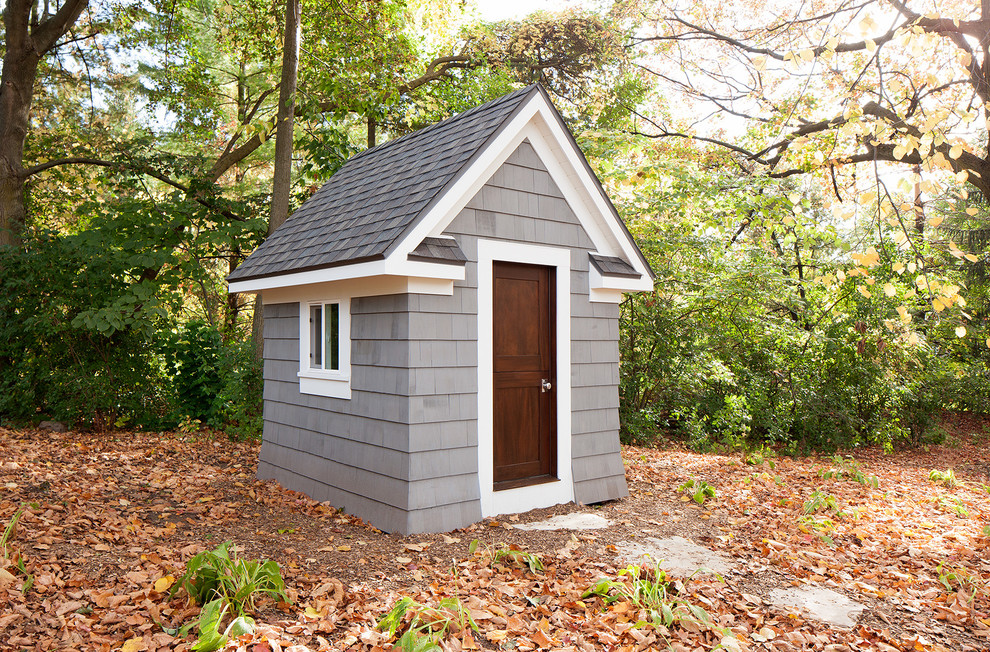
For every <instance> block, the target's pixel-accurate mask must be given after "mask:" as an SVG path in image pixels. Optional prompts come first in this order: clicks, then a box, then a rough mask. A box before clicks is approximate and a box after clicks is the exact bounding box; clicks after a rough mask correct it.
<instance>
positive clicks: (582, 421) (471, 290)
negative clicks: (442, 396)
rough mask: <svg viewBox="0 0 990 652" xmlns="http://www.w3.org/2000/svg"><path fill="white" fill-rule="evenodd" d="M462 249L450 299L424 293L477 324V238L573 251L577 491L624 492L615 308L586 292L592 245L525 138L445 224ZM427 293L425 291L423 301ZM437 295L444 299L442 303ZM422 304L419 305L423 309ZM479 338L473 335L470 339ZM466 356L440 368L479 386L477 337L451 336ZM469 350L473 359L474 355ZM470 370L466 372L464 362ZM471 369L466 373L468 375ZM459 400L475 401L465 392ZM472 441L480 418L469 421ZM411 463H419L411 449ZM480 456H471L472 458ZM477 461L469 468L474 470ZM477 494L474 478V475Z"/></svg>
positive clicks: (580, 496) (435, 418)
mask: <svg viewBox="0 0 990 652" xmlns="http://www.w3.org/2000/svg"><path fill="white" fill-rule="evenodd" d="M444 235H448V236H452V237H454V239H455V240H457V242H458V244H459V245H460V247H461V249H462V251H464V253H465V254H466V255H467V258H468V261H469V262H468V263H467V266H466V274H465V280H464V281H462V282H458V283H455V287H454V296H453V297H429V299H430V300H431V302H435V303H436V304H437V305H435V306H433V307H434V308H436V309H449V310H451V311H454V313H455V314H454V320H455V323H461V321H460V320H461V318H462V317H463V316H469V317H470V319H468V321H467V322H466V323H467V324H468V325H469V326H468V327H471V326H472V325H473V328H474V330H473V331H471V332H470V335H472V336H476V334H477V333H476V329H477V314H478V305H477V285H478V266H477V261H478V245H477V243H478V239H479V238H485V239H493V240H508V241H514V242H523V243H535V244H541V245H549V246H556V247H566V248H569V249H570V250H571V272H570V275H571V388H572V389H571V391H572V403H571V404H572V405H573V406H574V408H573V411H572V416H571V419H572V423H571V427H572V470H573V477H574V496H575V500H576V501H577V502H579V503H593V502H600V501H602V500H610V499H615V498H620V497H623V496H626V495H628V490H627V489H626V482H625V472H624V469H623V466H622V459H621V456H620V453H619V433H618V431H619V409H618V408H619V389H618V384H619V348H618V338H619V319H618V318H619V309H618V306H617V305H615V304H607V303H592V302H591V301H590V300H589V296H588V253H589V252H591V251H594V245H593V244H592V242H591V240H590V238H589V237H588V235H587V233H586V232H585V231H584V229H583V228H582V226H581V224H580V222H579V220H578V218H577V216H576V215H575V214H574V212H573V211H572V210H571V208H570V206H569V205H568V204H567V202H566V200H565V199H564V196H563V193H561V191H560V189H559V188H558V187H557V185H556V184H555V183H554V182H553V179H552V178H551V177H550V173H549V172H548V171H547V168H546V167H545V166H544V165H543V163H542V162H541V161H540V158H539V156H538V155H537V154H536V151H535V150H534V149H533V147H532V146H531V145H530V144H529V142H528V141H524V142H523V143H522V144H521V145H520V146H519V148H518V149H517V150H516V151H515V152H514V153H513V154H512V155H511V156H509V158H508V159H507V160H506V162H505V163H504V164H503V165H502V166H500V167H499V169H498V170H497V171H496V172H495V174H494V175H493V176H492V178H491V179H490V180H489V181H488V182H487V183H486V184H485V185H484V186H483V187H482V189H481V190H480V191H479V192H478V193H477V195H475V197H474V198H473V199H472V200H471V201H469V202H468V204H467V206H466V207H465V208H464V210H462V211H461V212H460V214H459V215H458V216H457V217H456V218H454V220H453V221H452V222H451V224H450V225H449V226H448V227H447V228H446V229H445V230H444ZM425 298H426V297H424V299H425ZM441 299H447V300H448V302H447V303H446V304H445V305H440V301H439V300H441ZM421 310H422V308H421ZM475 339H476V338H475ZM455 343H456V346H457V347H458V349H457V350H458V351H459V352H462V353H463V354H464V355H463V357H459V358H458V359H457V366H456V368H454V367H447V368H446V371H445V373H452V374H453V373H456V374H457V377H458V378H461V379H463V381H464V383H465V385H464V387H465V389H467V388H470V390H469V391H470V392H472V393H473V392H475V391H477V368H476V365H477V360H476V359H475V358H476V357H477V343H476V341H471V342H465V341H464V340H462V339H456V342H455ZM472 353H473V354H474V358H472V357H471V354H472ZM466 366H469V367H470V369H469V370H466V369H465V367H466ZM465 371H468V373H465ZM460 397H461V399H468V398H470V399H471V400H473V401H475V405H476V401H477V399H476V397H474V396H470V397H469V396H468V395H466V394H462V395H460ZM425 416H426V418H427V419H429V420H430V421H431V422H439V423H444V424H449V423H450V421H449V420H448V417H447V416H441V415H435V414H434V413H427V414H426V415H425ZM465 422H466V424H467V425H468V426H469V427H470V432H471V433H472V439H470V440H469V446H476V445H477V431H478V429H477V420H476V415H475V418H474V419H466V420H465ZM412 455H413V458H412V463H413V466H414V467H415V466H416V464H417V460H416V453H412ZM476 459H477V456H476V455H475V460H476ZM476 467H477V462H475V463H474V466H473V467H472V468H471V469H470V470H471V472H472V473H476V472H477V468H476ZM473 481H474V485H475V488H474V493H475V494H477V480H476V479H474V480H473Z"/></svg>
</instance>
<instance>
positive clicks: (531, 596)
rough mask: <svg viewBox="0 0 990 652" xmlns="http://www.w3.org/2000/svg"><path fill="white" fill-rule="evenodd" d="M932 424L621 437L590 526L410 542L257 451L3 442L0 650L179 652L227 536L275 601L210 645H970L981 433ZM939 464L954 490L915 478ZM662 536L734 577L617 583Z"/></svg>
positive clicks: (976, 587) (984, 500) (981, 497)
mask: <svg viewBox="0 0 990 652" xmlns="http://www.w3.org/2000/svg"><path fill="white" fill-rule="evenodd" d="M945 427H946V429H947V430H948V431H950V432H951V436H952V445H951V446H949V447H941V448H933V449H930V450H929V451H927V452H924V451H914V452H904V453H895V454H892V455H883V454H882V453H880V452H879V451H877V450H876V449H867V450H859V451H856V452H855V453H854V457H853V456H846V457H838V458H830V457H817V458H794V459H791V458H783V457H775V456H774V455H773V454H772V453H771V452H770V451H766V452H765V454H764V455H762V456H753V455H751V456H750V457H748V458H747V459H742V458H740V457H739V456H731V457H723V456H714V455H701V454H696V453H687V452H681V451H676V450H671V451H657V450H649V449H639V448H627V449H625V450H624V459H625V461H626V465H627V477H628V480H629V482H630V489H631V492H632V495H631V496H630V497H629V498H627V499H623V500H620V501H617V502H615V503H611V504H607V505H604V506H601V507H599V508H598V511H597V513H598V514H600V515H602V516H604V517H606V518H608V519H609V520H610V521H612V523H613V525H612V526H611V527H610V528H608V529H606V530H591V531H584V532H569V531H559V532H532V531H523V530H519V529H515V528H513V527H512V526H513V524H515V523H519V522H523V521H530V520H537V519H538V518H541V517H543V516H544V515H545V514H546V513H547V512H548V511H549V512H551V513H554V512H559V511H574V510H578V509H581V508H578V507H575V506H570V507H567V508H563V509H562V510H561V509H557V510H542V511H541V512H540V513H537V514H524V515H520V516H512V517H508V518H506V519H505V520H502V519H499V520H492V519H489V520H487V521H485V522H483V523H479V524H477V525H474V526H471V527H470V528H467V529H466V530H461V531H455V532H449V533H444V534H435V535H420V536H412V537H398V536H394V535H388V534H384V533H381V532H379V531H377V530H375V529H374V528H371V527H369V526H367V525H366V524H364V523H362V522H361V521H360V520H358V519H356V518H354V517H350V516H347V515H346V514H342V513H340V512H338V511H337V510H335V509H333V507H332V506H330V505H327V504H323V503H317V502H314V501H312V500H309V499H308V498H306V497H305V496H302V495H301V494H298V493H294V492H290V491H286V490H283V489H281V488H279V487H278V486H277V485H275V484H273V483H264V482H258V481H256V480H254V464H255V460H256V457H257V445H255V444H243V443H234V444H232V443H230V442H229V441H227V440H225V439H222V438H221V439H215V438H212V437H209V436H203V435H176V434H171V433H162V434H140V433H127V434H126V435H124V436H111V435H93V434H83V433H67V434H54V433H49V432H43V431H12V430H7V429H2V430H0V449H2V450H3V461H2V462H0V483H2V485H3V487H4V493H3V494H2V495H0V523H2V524H3V525H5V526H6V525H7V524H8V523H9V522H10V521H11V519H12V517H13V516H14V515H15V514H16V513H17V512H18V511H19V510H21V509H23V515H22V516H21V519H20V521H19V523H18V524H17V527H16V528H15V529H14V530H13V532H12V533H11V535H10V536H9V538H7V539H5V540H4V549H3V554H4V557H3V560H4V561H3V564H4V566H5V569H6V571H7V573H9V576H8V575H0V584H2V587H0V628H2V629H3V631H4V641H3V642H2V643H0V647H3V648H4V649H17V650H20V649H32V650H34V649H38V650H51V649H66V650H71V649H78V650H101V649H102V650H111V649H124V650H172V649H176V650H181V649H190V647H191V646H192V645H193V644H194V643H195V641H196V633H195V630H190V631H187V632H186V633H185V634H183V635H180V633H181V629H182V627H183V626H185V625H188V624H189V623H191V622H194V621H196V619H198V618H199V616H200V606H199V605H198V604H197V603H196V602H194V601H192V600H190V599H189V596H188V595H187V594H186V592H185V591H184V590H181V589H180V588H179V587H178V586H177V584H181V583H182V582H181V576H182V574H183V572H184V570H185V569H186V566H187V563H188V562H189V560H190V559H193V558H194V557H195V556H196V555H201V554H202V553H203V552H204V551H212V550H214V549H216V548H217V546H218V544H220V543H221V542H223V541H225V540H230V541H232V542H233V544H232V545H233V546H236V549H237V555H238V557H239V558H243V559H265V558H267V559H272V560H274V561H275V562H277V564H278V566H279V568H280V569H281V574H282V576H283V577H284V580H285V597H286V598H288V600H283V599H281V598H277V599H276V598H273V597H270V596H268V595H265V594H259V595H257V596H256V600H255V603H254V604H253V605H251V613H252V617H253V618H254V619H255V621H256V625H255V627H254V629H253V630H252V631H251V633H245V634H241V635H240V636H239V637H236V636H235V637H234V638H232V639H231V641H230V642H229V643H228V644H227V646H228V649H250V650H252V651H258V652H261V651H265V650H278V649H282V650H290V649H292V650H297V651H302V650H305V649H309V650H339V649H353V650H367V651H369V652H370V651H372V650H377V649H388V648H390V647H391V645H392V644H393V643H394V642H395V641H397V640H398V639H399V638H400V637H401V636H402V635H404V634H405V633H406V632H407V631H408V630H409V628H414V627H420V629H421V630H422V625H423V623H436V625H435V629H431V630H430V631H440V629H443V632H444V633H443V636H442V637H441V639H440V641H439V643H440V644H441V645H442V646H443V647H444V649H455V650H456V649H492V648H494V647H500V648H502V649H508V648H509V647H510V646H511V647H514V648H518V649H574V650H587V651H589V652H590V651H591V650H620V649H621V650H644V649H651V648H663V647H665V646H666V645H670V646H671V647H672V649H674V650H694V649H698V647H699V646H700V647H701V648H702V649H706V650H707V649H711V648H712V647H714V646H715V645H717V644H720V643H721V644H722V645H723V647H724V648H725V649H729V650H758V649H772V650H781V651H785V650H804V649H818V650H822V649H826V650H831V651H836V652H838V651H840V650H850V649H861V650H883V651H885V652H888V651H890V650H980V649H986V646H987V645H988V643H990V638H988V637H990V586H988V581H990V567H988V565H987V558H988V555H987V544H988V541H990V539H988V536H987V535H988V534H990V533H988V532H987V524H988V515H990V493H988V487H990V485H988V483H990V458H988V457H987V454H986V446H985V443H986V439H985V437H986V434H985V431H984V430H983V429H982V428H983V424H982V423H980V422H974V421H960V422H958V423H947V424H946V425H945ZM950 468H951V469H953V476H954V480H955V484H952V485H951V486H950V483H946V482H944V481H935V480H932V479H930V472H931V471H932V470H938V471H939V472H940V473H941V474H942V476H940V477H943V479H944V476H945V475H947V474H946V470H947V469H950ZM689 480H694V481H696V484H700V483H702V482H704V483H705V484H708V485H710V486H712V487H713V488H714V489H715V490H716V491H714V492H713V493H715V495H714V496H708V497H707V498H706V499H705V500H703V501H702V502H701V504H698V503H697V502H695V501H693V500H691V499H690V498H689V497H688V496H687V495H685V494H684V493H683V492H682V491H679V490H678V488H679V487H681V486H683V485H684V484H685V483H687V482H688V481H689ZM874 481H875V482H874ZM675 534H676V535H680V536H685V537H688V538H690V539H692V540H694V541H696V542H698V543H701V544H703V545H705V546H707V547H709V548H711V549H713V550H715V551H718V552H720V553H722V554H723V555H726V556H727V557H728V558H729V559H731V560H732V563H733V564H734V566H735V570H733V571H732V572H730V573H725V574H723V575H722V577H716V576H713V575H697V576H695V577H693V578H690V579H688V578H684V577H670V578H667V577H665V576H664V575H663V574H662V573H657V572H656V571H655V570H652V568H653V563H654V562H646V564H645V567H644V569H643V570H638V569H636V567H635V566H634V567H633V570H626V571H623V569H626V567H627V566H628V565H629V563H630V562H629V561H628V560H623V559H620V558H619V557H620V551H621V550H622V549H623V546H625V545H627V544H628V543H630V542H636V541H640V542H645V541H647V540H648V539H649V537H661V536H671V535H675ZM476 539H478V540H480V544H474V545H472V543H471V542H472V541H474V540H476ZM472 550H473V551H474V552H472ZM499 553H501V554H499ZM200 558H201V559H202V558H203V557H202V556H201V557H200ZM530 559H535V560H538V561H539V562H540V565H539V566H536V565H532V564H530V563H529V562H528V560H530ZM21 562H22V563H21ZM802 584H810V585H817V586H828V587H830V588H832V589H833V590H836V591H840V592H842V593H844V594H845V595H846V596H848V597H850V598H852V599H854V600H856V601H858V602H860V603H861V604H862V605H863V606H864V607H865V611H864V612H863V614H862V615H861V616H860V618H859V620H858V623H857V624H856V626H855V627H852V628H835V627H829V626H826V625H823V624H822V623H820V622H819V621H817V620H815V619H814V618H812V617H810V616H808V615H807V614H806V613H804V612H801V611H800V610H797V609H796V608H794V607H787V606H781V605H778V604H775V603H774V602H773V600H772V597H771V596H772V590H773V589H775V588H780V587H790V586H797V585H802ZM664 605H666V609H667V610H665V607H664ZM397 606H402V609H401V613H398V612H397V611H396V608H397ZM668 613H669V614H670V617H669V618H668V617H667V614H668ZM390 614H391V615H392V616H393V620H386V619H387V617H388V616H389V615H390ZM397 614H398V615H397ZM383 622H386V623H388V625H386V626H378V625H379V624H380V623H383ZM417 623H418V624H417ZM470 623H473V624H474V625H475V626H476V627H477V629H474V628H473V627H472V626H471V625H470ZM420 633H421V634H425V630H422V631H421V632H420ZM410 639H415V640H419V639H418V638H417V637H410ZM407 640H408V639H407ZM294 646H295V647H294Z"/></svg>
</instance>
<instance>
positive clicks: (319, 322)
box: [309, 306, 323, 369]
mask: <svg viewBox="0 0 990 652" xmlns="http://www.w3.org/2000/svg"><path fill="white" fill-rule="evenodd" d="M309 330H310V333H311V338H310V341H311V343H312V344H311V346H310V349H309V366H310V368H312V369H322V368H323V306H310V307H309Z"/></svg>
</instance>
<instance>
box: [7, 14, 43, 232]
mask: <svg viewBox="0 0 990 652" xmlns="http://www.w3.org/2000/svg"><path fill="white" fill-rule="evenodd" d="M29 11H30V4H29V3H24V2H18V3H11V4H9V5H8V7H7V10H6V11H5V12H4V23H5V28H6V36H7V51H6V52H5V53H4V57H3V72H2V73H0V75H2V81H0V246H2V245H16V244H18V243H19V242H20V236H21V232H22V231H23V230H24V223H25V221H26V218H27V212H26V209H25V207H24V140H25V138H26V137H27V130H28V124H29V123H28V120H29V116H30V114H31V101H32V99H33V96H34V78H35V76H36V75H37V74H38V62H39V61H40V57H39V56H38V54H37V53H36V52H35V51H34V50H33V48H32V47H31V45H32V44H31V39H30V37H29V36H28V33H27V20H28V12H29ZM12 32H13V33H12Z"/></svg>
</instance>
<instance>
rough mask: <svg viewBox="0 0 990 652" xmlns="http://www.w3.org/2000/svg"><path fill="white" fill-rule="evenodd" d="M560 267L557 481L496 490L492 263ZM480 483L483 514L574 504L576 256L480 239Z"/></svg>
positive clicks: (558, 282)
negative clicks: (573, 274) (573, 290)
mask: <svg viewBox="0 0 990 652" xmlns="http://www.w3.org/2000/svg"><path fill="white" fill-rule="evenodd" d="M496 260H497V261H504V262H510V263H528V264H531V265H544V266H546V267H553V268H555V269H556V273H555V276H556V279H557V283H556V287H555V288H554V289H555V294H556V306H555V312H556V315H557V328H556V338H557V349H556V351H555V352H554V357H555V362H556V369H555V377H556V387H554V389H553V391H555V392H557V397H556V398H557V478H558V479H557V481H556V482H548V483H544V484H538V485H532V486H529V487H519V488H516V489H506V490H504V491H495V490H494V488H493V486H494V485H493V476H494V469H493V459H494V431H493V424H494V421H493V416H494V415H493V411H492V404H493V399H494V391H493V378H492V373H493V371H494V370H493V368H492V263H493V262H494V261H496ZM478 482H479V489H480V494H481V515H482V516H496V515H498V514H517V513H520V512H526V511H529V510H531V509H536V508H538V507H549V506H551V505H559V504H561V503H569V502H572V501H573V500H574V482H573V478H572V475H571V252H570V250H569V249H561V248H558V247H545V246H540V245H531V244H524V243H518V242H504V241H500V240H482V239H479V240H478Z"/></svg>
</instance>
